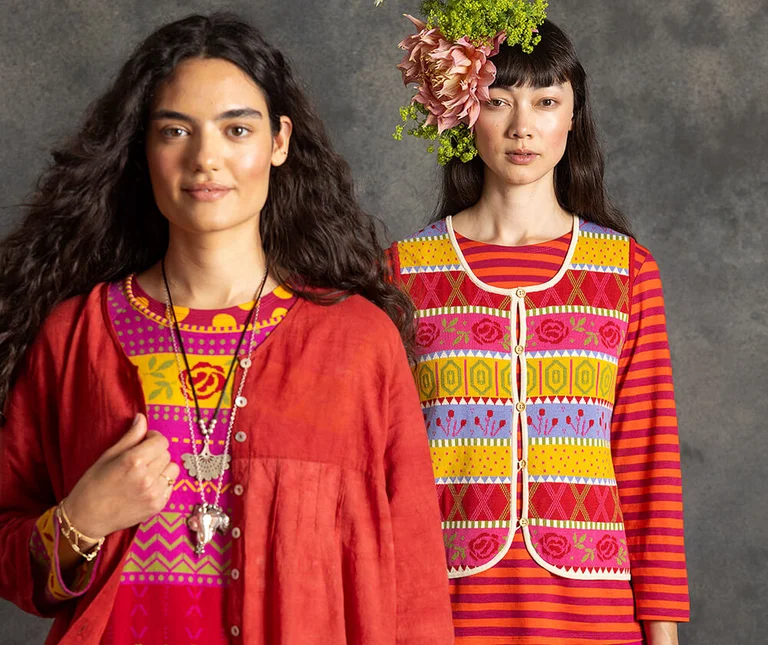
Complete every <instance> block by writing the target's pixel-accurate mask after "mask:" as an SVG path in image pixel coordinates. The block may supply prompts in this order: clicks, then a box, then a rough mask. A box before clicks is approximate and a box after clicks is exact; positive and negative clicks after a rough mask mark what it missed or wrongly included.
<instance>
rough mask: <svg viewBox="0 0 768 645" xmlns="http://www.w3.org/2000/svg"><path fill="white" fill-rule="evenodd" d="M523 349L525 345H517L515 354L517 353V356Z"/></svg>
mask: <svg viewBox="0 0 768 645" xmlns="http://www.w3.org/2000/svg"><path fill="white" fill-rule="evenodd" d="M524 351H525V347H523V346H522V345H517V346H516V347H515V354H517V355H518V356H520V355H521V354H522V353H523V352H524Z"/></svg>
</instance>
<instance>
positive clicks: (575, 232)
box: [445, 215, 581, 296]
mask: <svg viewBox="0 0 768 645" xmlns="http://www.w3.org/2000/svg"><path fill="white" fill-rule="evenodd" d="M445 225H446V228H447V229H448V237H449V238H450V240H451V245H452V246H453V251H454V253H456V256H457V257H458V258H459V262H460V263H461V268H462V269H464V271H465V272H466V274H467V275H468V276H469V279H470V280H472V282H474V283H475V284H476V285H477V286H478V287H480V288H481V289H482V290H483V291H489V292H490V293H498V294H501V295H502V296H511V295H513V294H514V292H515V291H516V290H517V289H518V288H519V287H513V288H512V289H500V288H498V287H493V286H491V285H490V284H486V283H485V282H483V281H482V280H481V279H480V278H478V277H477V276H476V275H475V274H474V273H473V272H472V269H470V268H469V263H468V262H467V260H466V258H465V257H464V254H463V253H462V252H461V248H460V247H459V243H458V242H457V241H456V233H455V232H454V230H453V217H452V216H451V215H449V216H448V217H446V218H445ZM580 228H581V218H579V217H578V216H576V215H574V216H573V229H572V237H571V244H570V246H569V247H568V253H567V254H566V256H565V260H564V261H563V265H562V266H561V267H560V269H559V270H558V272H557V273H556V274H555V275H554V276H553V277H552V278H550V279H549V280H547V281H546V282H543V283H542V284H537V285H534V286H532V287H522V288H523V289H525V291H526V292H535V291H543V290H544V289H549V288H550V287H553V286H555V285H556V284H557V283H558V282H560V280H562V279H563V276H564V275H565V272H566V271H567V270H568V269H569V268H570V267H571V260H572V259H573V254H574V253H575V251H576V244H577V243H578V241H579V230H580Z"/></svg>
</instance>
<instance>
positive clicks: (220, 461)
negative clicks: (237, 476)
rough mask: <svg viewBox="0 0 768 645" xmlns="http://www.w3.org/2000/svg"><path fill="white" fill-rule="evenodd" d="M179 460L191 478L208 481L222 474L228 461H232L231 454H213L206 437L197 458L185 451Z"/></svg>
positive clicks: (227, 466)
mask: <svg viewBox="0 0 768 645" xmlns="http://www.w3.org/2000/svg"><path fill="white" fill-rule="evenodd" d="M181 461H182V462H183V463H184V468H186V469H187V472H188V473H189V476H190V477H191V478H192V479H200V480H201V481H206V482H209V481H213V480H214V479H218V478H219V477H220V476H221V475H223V474H224V471H225V470H227V469H228V468H229V462H230V461H232V456H231V455H214V454H213V453H212V452H211V448H210V443H209V441H208V438H207V437H206V439H205V441H204V443H203V449H202V450H201V451H200V453H199V454H198V455H197V458H195V455H194V454H193V453H191V452H186V453H184V454H183V455H181ZM198 467H199V473H198Z"/></svg>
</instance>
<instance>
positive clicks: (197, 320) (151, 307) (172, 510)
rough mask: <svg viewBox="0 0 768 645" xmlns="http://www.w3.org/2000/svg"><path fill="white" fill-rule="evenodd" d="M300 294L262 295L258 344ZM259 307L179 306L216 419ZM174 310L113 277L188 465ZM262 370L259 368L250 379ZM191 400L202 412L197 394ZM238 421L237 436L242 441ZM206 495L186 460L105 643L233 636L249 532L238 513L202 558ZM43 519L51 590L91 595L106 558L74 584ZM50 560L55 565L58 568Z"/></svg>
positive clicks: (157, 407)
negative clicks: (243, 531)
mask: <svg viewBox="0 0 768 645" xmlns="http://www.w3.org/2000/svg"><path fill="white" fill-rule="evenodd" d="M294 302H295V296H293V295H292V294H291V293H289V292H288V291H286V290H285V289H283V288H281V287H278V288H277V289H275V290H274V291H273V292H272V293H270V294H268V295H266V296H265V297H264V298H263V299H262V303H261V307H260V310H259V318H258V321H256V332H255V339H254V341H255V346H256V347H258V345H259V344H260V343H261V342H262V341H263V340H264V339H265V338H266V337H267V336H268V335H269V334H270V333H271V331H272V330H274V329H275V327H276V326H277V325H278V324H279V323H280V321H281V320H282V319H283V318H284V317H285V316H286V315H287V313H288V311H289V310H290V308H291V306H292V305H293V304H294ZM252 306H253V303H252V302H251V303H244V304H242V305H239V306H236V307H231V308H228V309H225V310H216V311H208V310H190V309H187V308H183V307H176V308H175V313H176V317H177V320H178V321H179V323H180V326H181V333H182V338H183V340H184V346H185V349H186V351H187V355H188V359H189V363H190V368H191V374H187V373H186V370H184V372H183V378H185V379H186V382H187V391H188V394H189V396H190V397H191V390H190V382H193V383H194V385H195V389H196V391H197V393H198V398H199V402H200V407H201V409H202V410H203V416H204V418H206V419H207V418H209V416H210V414H211V412H212V410H213V408H215V406H216V404H217V402H218V400H219V396H220V394H221V391H222V388H223V386H224V380H225V375H226V372H227V370H228V368H229V363H230V361H231V360H232V356H233V354H234V352H235V348H236V345H237V342H238V339H239V338H240V334H241V332H242V325H243V324H244V323H245V320H246V318H247V316H248V312H249V310H250V309H251V308H252ZM165 313H166V308H165V304H164V303H161V302H158V301H156V300H154V299H152V298H151V297H150V296H148V295H147V294H146V293H145V292H144V291H143V290H142V289H141V287H140V285H139V284H138V282H137V281H136V280H135V279H134V277H133V276H131V277H129V278H127V279H126V280H125V281H123V282H121V283H114V284H112V285H110V292H109V315H110V318H111V321H112V324H113V325H114V327H115V329H116V330H117V334H118V337H119V340H120V343H121V345H122V347H123V350H124V351H125V353H126V354H127V355H128V357H129V358H130V360H131V362H132V363H133V364H134V365H136V366H137V368H138V370H139V375H140V377H141V382H142V386H143V389H144V396H145V399H146V401H147V413H148V423H149V429H150V430H156V431H159V432H161V433H162V434H163V435H164V436H166V437H167V438H168V440H169V442H170V452H171V458H172V460H173V461H175V462H176V463H178V464H179V465H181V464H182V455H183V454H185V453H191V443H190V441H191V439H190V431H189V425H188V423H187V420H186V408H185V404H184V395H183V392H182V388H181V381H180V374H179V369H178V366H177V362H176V358H175V355H174V348H173V345H172V342H171V336H170V328H169V326H168V321H167V320H166V318H165ZM249 329H250V327H249ZM249 340H250V332H248V333H247V334H246V336H245V339H244V341H243V344H242V347H241V349H240V356H243V355H245V353H246V352H247V348H248V343H249ZM257 351H258V350H257ZM257 377H258V376H257V375H254V374H251V375H249V378H257ZM237 385H239V382H238V383H233V382H232V379H230V382H229V384H228V387H227V391H226V392H225V396H224V400H223V404H222V411H221V412H220V414H219V421H218V424H217V426H216V430H215V432H214V435H213V438H214V447H213V448H212V451H213V452H214V453H221V452H223V449H224V439H225V436H226V429H227V426H228V422H229V414H230V411H231V408H232V391H233V387H236V386H237ZM190 408H191V409H192V411H193V414H194V403H193V402H192V401H191V400H190ZM236 426H237V424H235V428H234V432H235V434H234V435H233V437H232V441H239V440H240V439H239V438H238V434H237V427H236ZM195 440H196V441H197V444H198V451H199V450H200V449H201V447H202V442H201V440H200V435H199V434H197V435H196V439H195ZM230 480H231V475H230V471H226V472H225V474H224V478H223V482H222V491H221V498H220V506H222V507H223V508H224V510H225V511H227V512H228V513H230V514H231V512H232V509H231V499H232V495H237V494H238V493H239V491H238V490H237V487H234V488H233V487H232V486H231V481H230ZM215 484H216V482H215V481H211V482H204V485H205V486H204V487H205V495H206V499H207V500H208V501H209V502H213V500H214V497H215V494H216V492H215ZM198 503H200V494H199V487H198V483H197V480H196V479H194V478H191V477H190V476H189V473H188V472H187V471H186V469H185V468H183V467H182V468H181V475H180V476H179V478H178V480H177V481H176V482H175V485H174V489H173V492H172V494H171V498H170V500H169V502H168V504H167V506H166V508H165V510H164V511H163V512H162V513H159V514H158V515H155V516H154V517H152V518H150V519H149V520H147V521H146V522H144V523H143V524H142V525H141V526H140V527H139V530H138V533H137V534H136V538H135V539H134V542H133V544H132V546H131V549H130V551H129V553H128V556H127V558H126V560H125V565H124V568H123V575H122V578H121V585H120V588H119V590H118V593H117V597H116V600H115V603H114V607H113V610H112V613H111V616H110V621H109V624H108V626H107V629H106V631H105V633H104V636H103V638H102V643H103V644H104V645H155V644H157V645H163V644H169V643H173V644H174V645H195V644H203V643H205V645H216V644H217V643H221V644H224V643H228V642H230V640H229V634H228V633H226V632H228V629H226V627H225V625H226V622H225V617H226V602H227V586H228V582H229V581H230V579H231V578H232V576H233V571H232V569H231V558H230V555H229V553H230V549H231V542H232V540H233V539H238V538H239V537H240V531H239V529H238V527H237V526H236V518H233V522H234V524H235V526H234V528H233V529H232V530H231V531H230V532H228V533H227V534H226V535H221V534H218V533H217V534H216V536H215V538H214V539H213V541H212V543H211V544H209V545H208V547H207V548H206V553H205V554H204V555H203V556H202V557H198V556H197V555H195V553H194V543H193V541H192V539H191V535H192V534H191V532H190V530H189V528H188V527H187V525H186V519H187V516H188V514H189V513H190V511H191V510H192V509H193V508H194V506H195V505H196V504H198ZM37 526H38V531H37V532H36V533H35V534H34V535H33V539H32V544H31V550H32V553H33V555H34V557H35V558H36V559H37V560H38V562H40V563H41V564H42V565H43V566H46V567H47V568H48V569H49V570H50V572H51V573H50V575H49V578H48V589H47V592H46V595H47V596H48V597H49V600H52V601H62V600H67V599H68V598H75V597H78V596H81V595H82V594H84V593H85V591H86V590H87V589H88V586H89V583H90V578H91V576H90V574H91V572H92V570H93V567H94V566H98V559H96V560H95V561H94V562H93V563H92V564H91V565H83V566H81V567H80V569H79V570H78V571H77V572H76V576H75V580H74V582H73V583H70V584H71V587H68V586H67V585H66V584H65V582H64V581H63V579H62V576H61V575H60V573H59V568H58V563H57V561H56V560H57V558H56V555H55V554H56V553H57V542H58V540H57V538H58V525H57V522H56V519H55V517H54V516H53V513H52V511H49V512H48V513H46V514H45V515H43V516H42V517H41V518H40V520H39V521H38V524H37ZM50 563H54V565H55V566H49V565H50Z"/></svg>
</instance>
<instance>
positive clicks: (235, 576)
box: [229, 358, 251, 638]
mask: <svg viewBox="0 0 768 645" xmlns="http://www.w3.org/2000/svg"><path fill="white" fill-rule="evenodd" d="M250 366H251V359H250V358H242V359H240V367H242V368H244V369H247V368H249V367H250ZM235 405H236V406H237V407H238V408H244V407H245V406H246V405H248V399H246V398H245V397H244V396H238V397H237V398H236V399H235ZM246 439H248V435H247V434H246V433H245V432H243V431H242V430H240V431H239V432H237V433H235V441H237V442H239V443H243V442H244V441H245V440H246ZM232 492H233V493H234V494H235V495H237V496H238V497H241V496H242V495H243V493H244V492H245V489H244V488H243V486H242V484H235V486H233V487H232ZM242 535H243V532H242V531H241V530H240V527H239V526H235V527H234V528H233V529H232V538H233V539H235V540H238V539H240V537H241V536H242ZM229 576H230V577H231V578H232V580H239V579H240V569H232V571H230V572H229ZM229 633H230V634H232V636H233V637H235V638H237V637H238V636H240V628H239V627H238V626H237V625H232V627H231V628H230V630H229Z"/></svg>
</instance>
